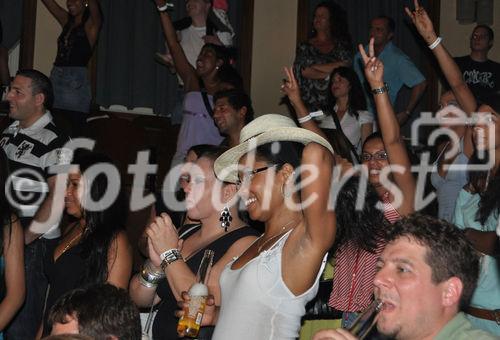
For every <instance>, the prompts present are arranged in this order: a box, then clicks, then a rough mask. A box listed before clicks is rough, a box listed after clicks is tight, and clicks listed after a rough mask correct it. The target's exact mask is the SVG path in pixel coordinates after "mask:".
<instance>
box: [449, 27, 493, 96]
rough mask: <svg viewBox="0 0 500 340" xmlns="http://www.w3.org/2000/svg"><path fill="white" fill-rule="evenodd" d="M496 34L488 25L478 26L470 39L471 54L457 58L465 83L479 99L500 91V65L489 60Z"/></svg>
mask: <svg viewBox="0 0 500 340" xmlns="http://www.w3.org/2000/svg"><path fill="white" fill-rule="evenodd" d="M493 39H494V33H493V30H492V29H491V28H490V27H489V26H486V25H477V26H476V27H475V28H474V30H473V31H472V35H471V37H470V50H471V52H470V54H469V55H467V56H463V57H458V58H455V62H456V63H457V65H458V67H459V68H460V70H461V71H462V74H463V77H464V81H465V82H466V83H467V84H468V85H469V87H470V89H471V90H472V92H473V93H474V96H476V98H477V99H479V100H480V99H481V96H484V95H487V94H490V93H492V92H498V91H499V90H500V63H497V62H495V61H492V60H490V59H488V52H489V51H490V49H491V48H492V47H493Z"/></svg>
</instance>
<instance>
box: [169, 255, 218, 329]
mask: <svg viewBox="0 0 500 340" xmlns="http://www.w3.org/2000/svg"><path fill="white" fill-rule="evenodd" d="M213 259H214V251H213V250H209V249H207V250H205V253H204V254H203V259H202V260H201V263H200V267H199V268H198V273H197V274H196V283H195V284H194V285H192V286H191V288H190V289H189V292H188V293H189V297H190V301H189V306H188V307H187V308H184V315H183V316H182V317H181V318H180V319H179V323H178V324H177V333H179V336H188V337H191V338H195V337H197V336H198V332H199V331H200V326H201V320H202V318H203V312H204V311H205V304H206V299H207V296H208V286H207V281H208V276H209V274H210V269H211V268H212V262H213Z"/></svg>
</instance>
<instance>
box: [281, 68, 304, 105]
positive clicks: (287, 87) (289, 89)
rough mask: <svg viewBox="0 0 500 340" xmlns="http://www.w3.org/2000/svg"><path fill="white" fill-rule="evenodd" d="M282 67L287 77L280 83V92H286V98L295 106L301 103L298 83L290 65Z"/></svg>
mask: <svg viewBox="0 0 500 340" xmlns="http://www.w3.org/2000/svg"><path fill="white" fill-rule="evenodd" d="M283 69H284V70H285V74H286V77H287V78H288V79H284V82H283V85H281V92H283V93H284V94H286V95H287V97H288V99H290V103H292V105H293V106H295V107H296V106H297V105H299V104H301V103H302V98H301V96H300V87H299V84H298V83H297V79H296V78H295V75H294V74H293V69H292V68H291V67H284V68H283Z"/></svg>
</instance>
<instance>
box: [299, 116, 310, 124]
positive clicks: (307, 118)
mask: <svg viewBox="0 0 500 340" xmlns="http://www.w3.org/2000/svg"><path fill="white" fill-rule="evenodd" d="M311 119H312V117H311V115H307V116H304V117H300V118H299V119H297V120H298V121H299V124H304V123H305V122H308V121H310V120H311Z"/></svg>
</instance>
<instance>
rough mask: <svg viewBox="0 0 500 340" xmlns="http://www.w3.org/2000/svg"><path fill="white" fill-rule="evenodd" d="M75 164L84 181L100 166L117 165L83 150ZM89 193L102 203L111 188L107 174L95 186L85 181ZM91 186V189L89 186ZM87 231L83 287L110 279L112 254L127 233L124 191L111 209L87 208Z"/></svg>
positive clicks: (96, 154)
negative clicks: (112, 249)
mask: <svg viewBox="0 0 500 340" xmlns="http://www.w3.org/2000/svg"><path fill="white" fill-rule="evenodd" d="M73 163H74V164H76V165H78V166H79V167H80V173H81V174H82V178H83V179H85V171H87V170H88V169H89V168H90V167H92V166H95V165H98V164H102V163H104V164H113V163H112V161H111V160H110V159H109V158H108V157H107V156H105V155H102V154H98V153H95V152H89V151H80V152H78V153H76V154H75V159H74V162H73ZM84 183H85V184H84V188H85V191H86V192H85V193H84V197H88V198H89V199H91V200H92V201H94V202H98V201H99V200H100V199H101V198H102V197H103V196H104V194H105V193H106V191H107V190H108V189H109V188H110V185H111V182H110V181H109V179H108V178H107V176H106V175H104V174H103V173H100V174H99V175H97V176H96V177H95V178H94V180H93V181H92V183H87V182H85V180H84ZM89 185H90V187H89ZM83 209H84V210H83V214H84V215H83V216H84V219H85V227H86V231H85V232H84V234H83V237H82V240H81V242H80V244H81V246H82V253H81V255H82V258H83V259H84V262H85V267H84V272H83V274H82V277H81V283H82V284H92V283H103V282H106V280H107V278H108V274H109V273H108V252H109V249H110V247H111V245H112V242H113V241H114V240H115V239H116V236H117V234H118V233H119V232H120V231H122V230H125V219H126V217H127V213H126V212H127V211H128V209H127V206H126V204H125V200H124V197H123V194H122V192H121V190H120V191H119V195H118V197H117V198H116V199H115V200H114V201H113V202H112V203H111V205H110V206H109V207H103V208H102V209H100V210H98V211H91V210H87V209H85V208H83Z"/></svg>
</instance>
